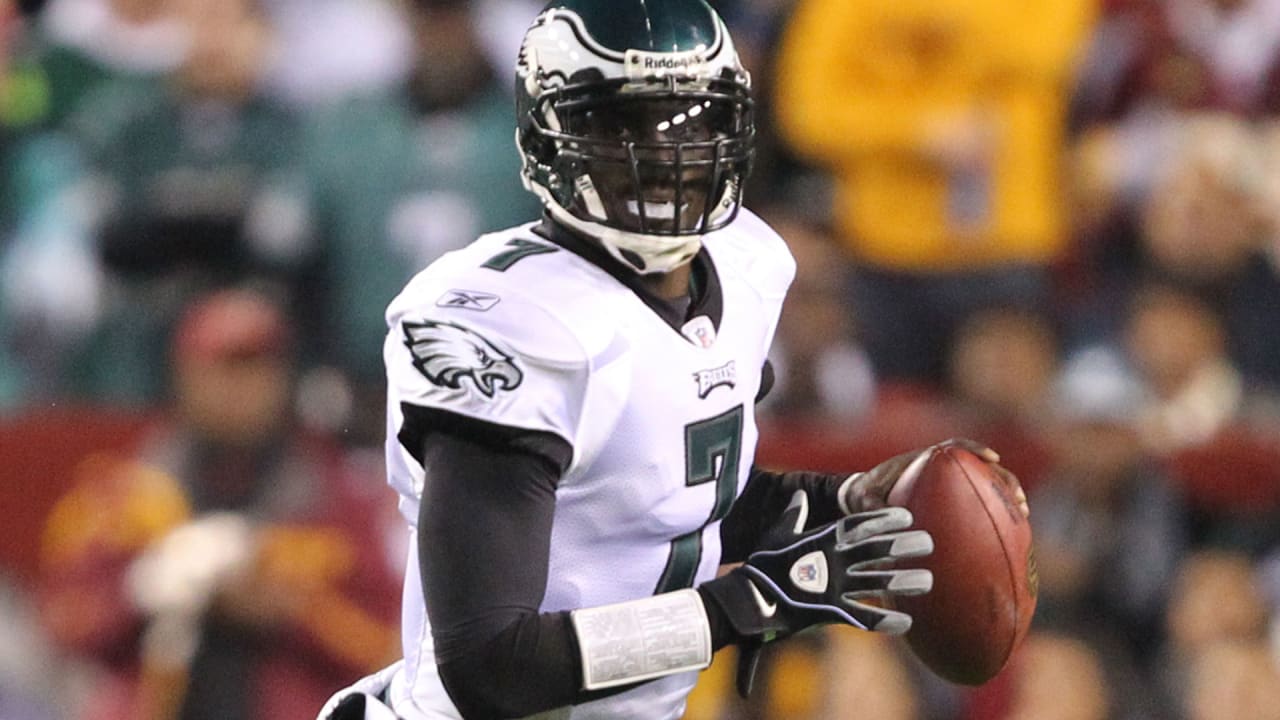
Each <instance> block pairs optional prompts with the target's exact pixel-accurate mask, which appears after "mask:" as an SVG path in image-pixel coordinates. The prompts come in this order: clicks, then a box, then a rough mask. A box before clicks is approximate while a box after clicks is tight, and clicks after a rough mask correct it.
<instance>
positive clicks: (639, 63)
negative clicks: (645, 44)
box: [626, 48, 708, 79]
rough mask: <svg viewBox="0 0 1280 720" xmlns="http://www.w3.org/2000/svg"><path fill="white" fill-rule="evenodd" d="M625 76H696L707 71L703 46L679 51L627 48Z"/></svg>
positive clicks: (705, 53) (635, 77)
mask: <svg viewBox="0 0 1280 720" xmlns="http://www.w3.org/2000/svg"><path fill="white" fill-rule="evenodd" d="M626 66H627V77H629V78H633V79H641V78H648V77H654V76H658V77H662V76H663V75H686V76H690V77H698V76H702V75H705V74H706V73H707V70H708V68H707V52H706V50H705V49H703V48H698V49H696V50H690V51H688V52H679V53H655V52H646V51H644V50H628V51H627V56H626Z"/></svg>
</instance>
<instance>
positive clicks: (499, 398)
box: [383, 241, 589, 522]
mask: <svg viewBox="0 0 1280 720" xmlns="http://www.w3.org/2000/svg"><path fill="white" fill-rule="evenodd" d="M484 245H485V243H484V242H483V241H482V242H481V243H477V246H479V247H477V246H472V248H468V249H467V250H464V251H460V252H458V253H453V254H451V255H450V256H446V257H445V258H443V259H442V260H440V261H437V263H435V264H433V265H432V266H431V267H430V268H428V269H427V270H426V271H424V272H422V273H420V274H419V275H418V276H417V277H415V278H414V279H413V280H412V281H411V282H410V283H409V285H408V286H406V288H405V290H404V291H403V292H401V294H400V295H399V296H398V297H397V298H396V299H395V300H394V301H393V302H392V303H391V305H390V307H389V308H388V310H387V323H388V332H387V337H386V341H385V344H384V346H383V360H384V362H385V364H386V370H387V400H388V404H387V405H388V406H387V411H388V417H387V420H388V427H387V431H388V437H389V438H395V437H401V431H402V430H403V429H404V425H405V418H406V411H408V412H410V413H412V412H414V410H415V409H416V408H421V409H425V410H427V411H433V410H434V411H444V412H447V413H451V414H453V415H457V416H461V417H464V418H468V419H473V420H478V421H482V422H485V423H490V424H493V425H498V426H503V427H507V428H514V429H519V430H528V431H537V432H545V433H551V434H553V435H555V436H557V437H559V438H561V439H563V440H564V442H565V443H566V444H567V445H568V446H569V447H570V448H571V449H573V450H574V451H576V449H577V446H578V444H579V443H578V440H579V434H580V425H581V420H582V413H583V403H584V394H585V392H586V389H587V387H588V383H589V377H588V375H589V373H588V367H589V365H588V362H587V359H586V355H585V353H584V351H583V350H582V347H581V344H580V342H579V340H578V339H577V338H576V337H575V336H574V334H573V333H571V332H569V331H568V329H567V328H566V327H565V325H564V323H563V322H561V320H559V319H558V318H557V317H556V316H555V315H553V314H552V313H551V312H549V311H548V310H547V309H546V308H545V307H544V305H543V304H542V303H540V302H538V301H537V300H536V299H534V298H533V297H532V296H531V295H530V294H528V293H526V292H524V291H522V289H521V288H520V287H518V280H517V279H516V278H515V277H513V275H511V274H506V273H502V272H494V271H492V270H490V269H484V268H481V267H480V266H481V265H482V263H483V261H484V260H485V258H486V257H487V255H486V252H487V250H486V248H485V247H484ZM499 247H501V246H499ZM387 451H388V454H387V462H388V469H389V480H390V482H391V484H392V485H393V486H394V487H395V488H396V489H397V490H398V491H399V492H400V494H401V496H402V503H401V509H402V511H403V512H404V513H405V515H406V518H407V519H410V522H412V521H413V517H414V516H416V506H417V501H418V498H419V497H420V496H421V490H422V478H423V470H422V467H421V465H420V464H419V463H418V461H417V460H415V459H414V457H413V456H414V454H415V453H417V451H418V448H406V447H403V446H402V445H396V444H393V443H388V448H387Z"/></svg>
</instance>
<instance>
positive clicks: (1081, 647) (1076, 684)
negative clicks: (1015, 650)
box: [1004, 633, 1119, 720]
mask: <svg viewBox="0 0 1280 720" xmlns="http://www.w3.org/2000/svg"><path fill="white" fill-rule="evenodd" d="M1110 680H1111V677H1110V676H1109V675H1108V674H1107V669H1106V666H1105V664H1104V662H1103V661H1102V659H1101V658H1100V657H1099V656H1098V654H1097V653H1096V652H1094V651H1093V649H1092V648H1090V647H1089V646H1088V645H1087V644H1086V643H1084V642H1082V641H1080V640H1079V639H1077V638H1073V637H1071V636H1069V635H1055V634H1046V633H1032V634H1031V635H1030V636H1028V637H1027V639H1026V640H1025V641H1024V643H1023V646H1022V650H1021V652H1020V653H1019V658H1018V667H1017V673H1016V676H1015V680H1014V689H1013V696H1012V699H1011V702H1010V707H1009V711H1008V713H1007V714H1005V715H1004V718H1005V720H1108V718H1113V717H1118V716H1119V715H1118V714H1117V713H1115V712H1114V710H1113V708H1112V703H1111V698H1110V695H1111V694H1112V690H1111V688H1110V687H1109V685H1110Z"/></svg>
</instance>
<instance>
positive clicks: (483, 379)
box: [403, 320, 524, 398]
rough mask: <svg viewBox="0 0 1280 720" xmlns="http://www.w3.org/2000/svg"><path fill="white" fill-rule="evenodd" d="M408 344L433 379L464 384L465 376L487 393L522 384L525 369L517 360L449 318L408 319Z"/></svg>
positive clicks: (451, 385) (456, 385) (455, 386)
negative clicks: (445, 319) (436, 320)
mask: <svg viewBox="0 0 1280 720" xmlns="http://www.w3.org/2000/svg"><path fill="white" fill-rule="evenodd" d="M403 327H404V337H405V340H404V344H405V346H407V347H408V348H409V352H410V353H412V354H413V365H414V367H416V368H418V371H419V372H421V373H422V374H423V376H425V377H426V378H427V379H428V380H430V381H431V382H432V383H434V384H436V385H439V386H441V387H447V388H453V389H455V390H457V389H459V388H461V387H462V381H463V379H464V378H469V379H470V380H471V383H472V384H473V385H474V386H475V388H476V389H477V390H479V391H480V392H481V393H482V394H483V395H484V396H485V397H487V398H491V397H493V396H494V395H495V394H496V393H498V392H499V391H501V390H514V389H516V388H517V387H519V386H520V381H521V380H523V379H524V373H522V372H521V371H520V368H518V367H516V364H515V360H514V359H512V357H511V356H510V355H508V354H506V353H504V352H502V351H501V350H499V349H498V348H497V347H495V346H494V344H493V343H491V342H489V341H488V340H486V339H484V338H483V337H481V336H480V335H478V334H476V333H475V332H472V331H471V330H468V329H467V328H464V327H462V326H461V325H454V324H453V323H447V322H434V321H431V320H427V321H426V322H421V323H415V322H405V323H403Z"/></svg>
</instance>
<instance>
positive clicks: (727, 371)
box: [693, 360, 738, 399]
mask: <svg viewBox="0 0 1280 720" xmlns="http://www.w3.org/2000/svg"><path fill="white" fill-rule="evenodd" d="M693 379H694V380H695V381H696V382H697V383H698V398H699V399H702V398H705V397H706V396H708V395H710V394H711V391H712V390H715V389H716V388H718V387H720V386H721V385H728V386H729V387H733V386H734V385H736V384H737V382H738V369H737V366H736V365H734V364H733V361H732V360H730V361H729V362H727V363H725V364H723V365H721V366H720V367H714V368H711V369H709V370H699V371H698V372H696V373H694V374H693Z"/></svg>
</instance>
